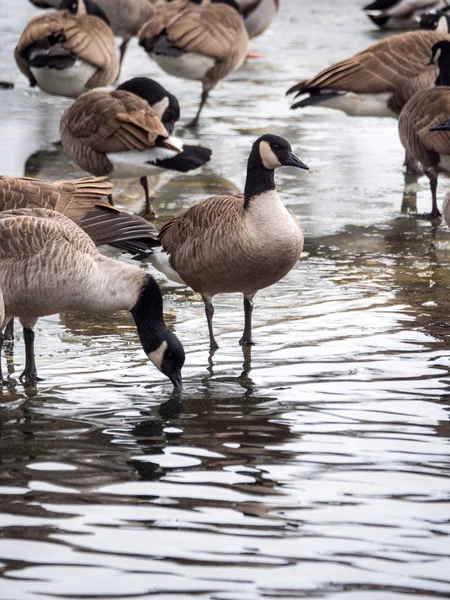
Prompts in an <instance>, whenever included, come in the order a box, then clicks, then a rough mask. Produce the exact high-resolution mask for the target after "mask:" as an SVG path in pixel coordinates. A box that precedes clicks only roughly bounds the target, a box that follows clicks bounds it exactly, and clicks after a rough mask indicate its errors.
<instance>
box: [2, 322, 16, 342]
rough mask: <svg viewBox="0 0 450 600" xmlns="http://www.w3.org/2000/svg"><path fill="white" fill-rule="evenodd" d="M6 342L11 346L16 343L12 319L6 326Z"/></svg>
mask: <svg viewBox="0 0 450 600" xmlns="http://www.w3.org/2000/svg"><path fill="white" fill-rule="evenodd" d="M4 341H5V342H9V343H10V344H13V343H14V319H11V321H10V322H9V323H8V325H7V326H6V329H5V334H4Z"/></svg>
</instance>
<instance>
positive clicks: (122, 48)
mask: <svg viewBox="0 0 450 600" xmlns="http://www.w3.org/2000/svg"><path fill="white" fill-rule="evenodd" d="M129 41H130V40H123V42H122V43H121V44H120V49H119V52H120V62H119V64H120V66H122V62H123V57H124V56H125V52H126V50H127V47H128V42H129Z"/></svg>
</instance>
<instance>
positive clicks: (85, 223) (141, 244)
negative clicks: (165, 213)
mask: <svg viewBox="0 0 450 600" xmlns="http://www.w3.org/2000/svg"><path fill="white" fill-rule="evenodd" d="M80 227H81V228H82V229H83V231H85V232H86V233H87V234H88V236H89V237H90V238H92V240H93V241H94V243H95V245H96V246H102V245H105V244H107V245H108V246H113V247H114V248H118V249H119V250H122V252H129V253H130V254H132V255H133V257H134V258H137V259H141V258H144V257H146V256H148V255H149V254H151V253H152V248H155V247H156V246H159V245H160V243H159V241H158V230H157V229H156V227H155V226H154V225H152V223H149V222H148V221H146V220H145V219H144V218H142V217H140V216H139V215H133V214H131V213H127V212H122V211H116V210H114V209H109V208H108V207H104V206H95V207H94V208H92V209H91V210H90V211H89V212H88V213H87V215H86V216H85V217H84V219H82V220H81V222H80Z"/></svg>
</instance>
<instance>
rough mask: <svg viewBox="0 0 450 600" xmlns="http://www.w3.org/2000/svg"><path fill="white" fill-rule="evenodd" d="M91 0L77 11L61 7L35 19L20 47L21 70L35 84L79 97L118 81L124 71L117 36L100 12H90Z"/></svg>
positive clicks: (85, 0)
mask: <svg viewBox="0 0 450 600" xmlns="http://www.w3.org/2000/svg"><path fill="white" fill-rule="evenodd" d="M89 6H91V2H90V0H79V2H78V4H77V13H76V14H72V13H71V12H70V11H69V10H57V11H52V12H49V13H45V14H44V15H39V16H37V17H34V18H33V19H31V21H30V22H29V23H28V25H27V26H26V27H25V29H24V31H23V33H22V35H21V37H20V40H19V43H18V45H17V47H16V49H15V54H14V56H15V59H16V63H17V65H18V67H19V69H20V70H21V71H22V73H23V74H24V75H25V76H26V77H27V78H28V80H29V82H30V85H31V86H32V87H33V86H36V85H37V86H39V88H40V89H42V90H43V91H44V92H47V93H49V94H54V95H59V96H68V97H72V98H76V97H77V96H79V95H80V94H82V93H83V92H85V91H87V90H89V89H92V88H95V87H100V86H105V85H109V84H111V83H113V82H114V81H115V80H116V78H117V76H118V74H119V57H118V55H117V52H116V47H115V44H114V34H113V33H112V31H111V29H110V27H109V26H108V24H107V23H106V22H105V20H103V19H102V18H100V17H99V16H96V15H93V14H88V13H87V8H86V7H89Z"/></svg>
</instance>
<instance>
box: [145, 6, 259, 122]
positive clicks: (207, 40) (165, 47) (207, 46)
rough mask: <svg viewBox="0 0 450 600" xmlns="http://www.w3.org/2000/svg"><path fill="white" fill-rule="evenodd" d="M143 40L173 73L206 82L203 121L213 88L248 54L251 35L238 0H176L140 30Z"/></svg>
mask: <svg viewBox="0 0 450 600" xmlns="http://www.w3.org/2000/svg"><path fill="white" fill-rule="evenodd" d="M138 37H139V44H140V45H141V46H142V47H143V48H144V49H145V51H146V52H147V53H148V55H149V56H150V57H151V58H152V59H153V60H155V61H156V62H157V63H158V65H159V66H160V67H161V68H162V69H164V71H166V72H167V73H169V74H170V75H175V76H176V77H184V78H185V79H193V80H196V81H201V82H202V84H203V91H202V96H201V101H200V105H199V108H198V111H197V114H196V116H195V118H194V120H193V121H192V123H191V126H195V125H197V124H198V122H199V118H200V113H201V111H202V108H203V106H204V104H205V102H206V100H207V99H208V95H209V92H210V91H211V90H212V89H213V88H214V87H215V86H216V85H217V83H218V82H219V81H220V80H221V79H223V78H224V77H226V76H227V75H229V74H230V73H232V72H233V71H236V69H238V68H239V67H240V66H241V65H242V64H243V63H244V62H245V59H246V56H247V46H248V35H247V31H246V29H245V27H244V23H243V20H242V15H241V14H240V11H239V6H238V5H237V4H236V2H235V1H234V0H174V1H173V2H171V3H170V4H168V5H167V6H164V7H162V8H160V9H159V10H158V12H157V14H156V15H155V17H154V18H153V19H151V20H150V21H149V22H148V23H146V24H145V25H144V26H143V27H142V29H141V30H140V31H139V34H138Z"/></svg>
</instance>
